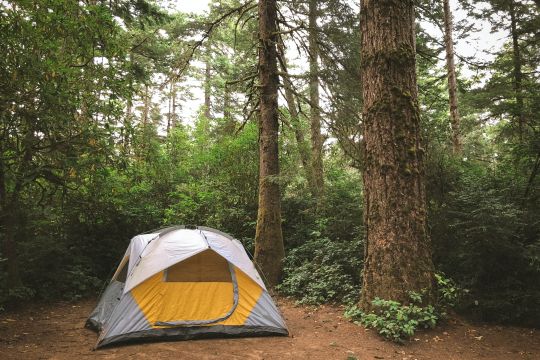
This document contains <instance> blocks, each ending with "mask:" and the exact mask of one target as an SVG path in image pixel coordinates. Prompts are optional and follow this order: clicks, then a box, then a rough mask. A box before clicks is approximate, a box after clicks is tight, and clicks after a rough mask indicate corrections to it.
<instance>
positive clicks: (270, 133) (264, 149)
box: [255, 0, 285, 287]
mask: <svg viewBox="0 0 540 360" xmlns="http://www.w3.org/2000/svg"><path fill="white" fill-rule="evenodd" d="M276 24H277V4H276V0H259V87H260V104H259V210H258V214H257V228H256V234H255V262H256V263H257V265H258V266H259V267H260V270H261V271H262V272H263V274H265V275H266V279H267V281H268V285H269V286H270V287H273V286H275V285H277V284H278V283H279V280H280V277H281V272H282V261H283V256H284V253H285V251H284V248H283V235H282V232H281V203H280V202H281V200H280V190H279V183H278V181H277V180H278V177H279V157H278V129H279V124H278V74H277V49H276V43H277V34H276V32H277V25H276Z"/></svg>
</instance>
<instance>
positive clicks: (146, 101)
mask: <svg viewBox="0 0 540 360" xmlns="http://www.w3.org/2000/svg"><path fill="white" fill-rule="evenodd" d="M149 114H150V95H149V90H148V85H144V106H143V113H142V118H143V128H144V129H145V130H146V126H147V125H148V115H149Z"/></svg>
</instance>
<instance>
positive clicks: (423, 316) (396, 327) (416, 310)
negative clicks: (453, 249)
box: [345, 274, 461, 343]
mask: <svg viewBox="0 0 540 360" xmlns="http://www.w3.org/2000/svg"><path fill="white" fill-rule="evenodd" d="M435 277H436V280H437V285H438V286H437V304H436V306H432V305H426V306H422V300H423V297H424V295H425V294H419V293H417V292H410V293H409V298H410V300H411V301H410V303H409V304H407V305H404V304H401V303H400V302H398V301H394V300H385V299H380V298H375V299H374V300H373V302H372V304H373V306H374V307H375V309H376V310H375V311H373V312H371V313H365V312H363V311H362V310H360V309H359V308H358V307H357V306H351V307H349V308H348V309H347V310H346V311H345V317H346V318H348V319H351V320H353V321H354V322H355V323H359V324H362V325H364V326H365V327H368V328H372V329H375V330H376V331H377V333H378V334H379V335H381V336H382V337H384V338H385V339H387V340H390V341H394V342H397V343H403V342H404V341H406V340H407V339H409V338H410V337H411V336H413V335H414V333H415V331H416V330H417V329H418V328H434V327H435V326H436V325H437V322H438V321H439V320H440V319H442V318H444V317H445V316H446V309H447V307H449V306H454V305H455V304H456V302H457V301H458V299H459V294H460V293H461V290H460V289H459V288H458V287H457V286H456V284H455V283H454V282H453V281H452V280H450V279H447V278H445V277H444V276H443V275H442V274H436V276H435Z"/></svg>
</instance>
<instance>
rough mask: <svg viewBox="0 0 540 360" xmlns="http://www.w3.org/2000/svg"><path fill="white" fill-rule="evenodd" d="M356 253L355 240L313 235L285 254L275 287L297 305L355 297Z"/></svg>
mask: <svg viewBox="0 0 540 360" xmlns="http://www.w3.org/2000/svg"><path fill="white" fill-rule="evenodd" d="M314 235H317V234H314ZM360 253H361V242H360V241H359V240H352V241H349V242H336V241H331V240H330V239H328V238H320V237H314V238H312V239H310V240H308V241H306V243H305V244H303V245H300V246H299V247H297V248H295V249H292V250H291V251H290V252H289V253H288V254H287V257H286V259H285V268H284V271H285V278H284V280H283V282H282V283H281V284H280V285H279V286H278V290H279V291H280V292H281V293H282V294H284V295H288V296H293V297H295V298H297V299H298V302H299V303H301V304H322V303H327V302H345V303H348V302H352V301H354V300H356V299H357V298H358V296H359V282H360V280H359V269H360V261H359V259H360V257H359V256H358V254H360Z"/></svg>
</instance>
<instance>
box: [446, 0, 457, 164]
mask: <svg viewBox="0 0 540 360" xmlns="http://www.w3.org/2000/svg"><path fill="white" fill-rule="evenodd" d="M443 8H444V43H445V46H446V70H447V73H448V97H449V103H450V125H451V126H452V145H453V146H452V148H453V150H454V154H460V153H461V134H460V131H461V129H460V128H461V126H460V119H459V110H458V97H457V81H456V66H455V64H454V40H453V36H452V31H453V29H452V27H453V22H452V10H451V9H450V1H449V0H443Z"/></svg>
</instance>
